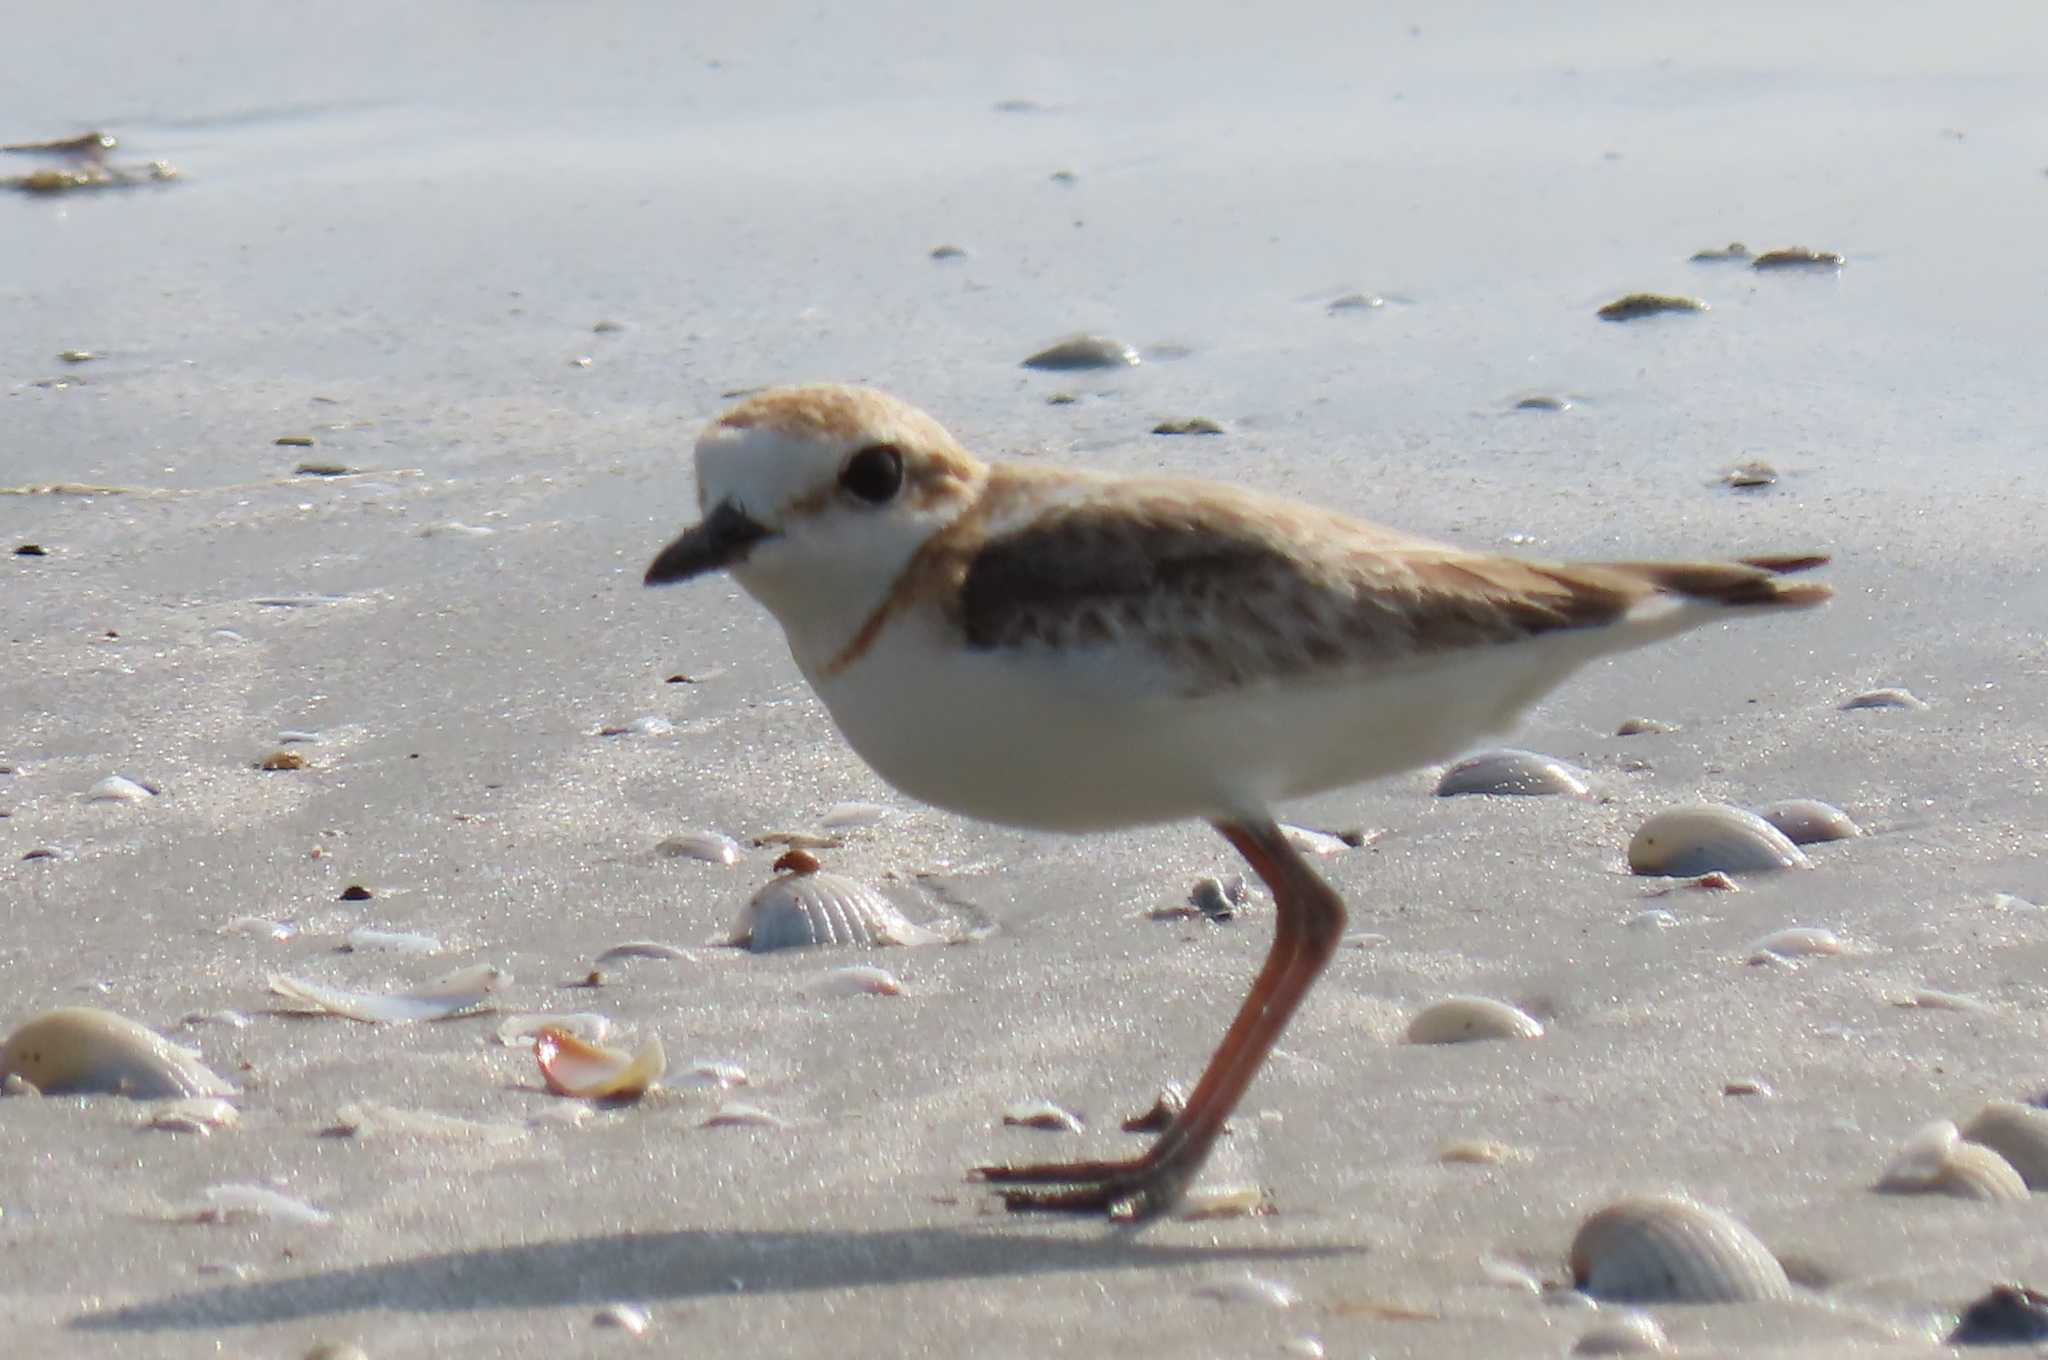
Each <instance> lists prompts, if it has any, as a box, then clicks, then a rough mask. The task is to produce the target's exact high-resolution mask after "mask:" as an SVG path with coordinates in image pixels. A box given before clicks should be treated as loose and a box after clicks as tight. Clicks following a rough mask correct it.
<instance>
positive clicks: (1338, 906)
mask: <svg viewBox="0 0 2048 1360" xmlns="http://www.w3.org/2000/svg"><path fill="white" fill-rule="evenodd" d="M697 501H698V507H699V509H700V511H701V512H702V519H701V520H700V522H699V523H698V524H696V525H695V527H693V528H691V529H689V530H687V531H686V532H685V533H684V534H683V535H682V536H681V537H680V538H678V539H676V540H675V541H674V542H673V543H670V544H669V545H668V546H667V547H666V548H664V549H662V551H661V554H660V555H659V556H658V557H656V558H655V559H654V562H653V564H652V565H651V566H649V567H648V569H647V577H646V580H647V584H649V585H663V584H667V583H670V582H675V581H687V580H690V579H691V578H693V577H696V576H700V575H702V574H704V573H706V572H709V571H715V570H719V569H724V570H727V571H730V572H731V573H732V574H733V576H734V578H735V579H737V580H738V582H739V583H740V585H741V586H742V587H743V588H744V589H745V590H746V591H747V593H748V594H750V595H752V596H753V597H754V598H755V599H756V600H758V601H760V602H761V603H762V604H763V605H765V606H766V607H767V608H768V610H769V612H770V613H772V614H773V615H774V616H775V618H776V619H777V621H779V622H780V623H781V625H782V629H783V632H784V634H785V635H786V637H787V638H788V641H789V649H790V653H791V655H792V656H794V658H795V659H796V663H797V666H798V667H799V668H800V669H801V670H802V671H803V674H804V678H805V679H806V680H808V681H809V682H810V685H811V688H812V689H813V690H814V691H815V692H816V693H817V695H818V697H819V698H820V699H822V700H823V701H824V703H825V707H826V708H827V709H828V710H829V711H830V712H831V714H832V719H833V721H834V722H835V723H837V724H838V727H839V730H840V731H841V732H842V733H843V734H845V737H846V739H847V741H848V742H850V743H851V744H852V745H853V748H854V750H855V751H857V752H859V753H860V755H861V757H862V758H863V759H864V760H866V761H867V763H868V764H869V765H871V766H873V767H874V769H875V771H876V772H877V773H878V774H880V775H881V776H882V778H884V779H886V780H888V781H889V782H890V783H891V784H893V785H895V786H896V787H897V788H898V789H901V790H902V791H903V792H904V793H907V794H909V795H910V796H911V797H913V798H917V799H921V800H923V801H924V802H927V803H931V804H933V805H935V806H937V807H941V808H946V809H949V810H951V811H954V812H959V813H964V814H966V815H967V816H970V817H979V818H982V819H984V820H986V821H991V822H1000V823H1003V824H1005V825H1009V826H1017V827H1030V828H1036V829H1042V830H1052V831H1068V832H1083V831H1107V830H1112V829H1116V828H1123V827H1134V826H1143V825H1146V824H1148V823H1155V822H1168V821H1175V820H1179V819H1181V818H1186V817H1199V818H1202V819H1204V820H1206V821H1208V822H1210V823H1211V824H1212V825H1213V826H1215V828H1216V829H1217V830H1218V831H1219V832H1221V833H1222V834H1223V837H1224V839H1225V840H1227V841H1229V842H1230V843H1231V845H1233V846H1235V847H1236V848H1237V850H1238V852H1239V853H1240V854H1242V855H1243V856H1244V858H1245V860H1246V862H1247V863H1249V864H1250V865H1251V867H1252V869H1253V871H1254V872H1256V873H1257V874H1258V876H1259V877H1260V878H1261V879H1263V880H1264V881H1265V883H1266V886H1267V887H1268V888H1270V889H1271V890H1272V893H1273V902H1274V913H1275V916H1276V918H1277V925H1276V929H1275V934H1274V939H1273V944H1272V948H1271V951H1270V952H1269V953H1268V955H1267V957H1266V961H1265V965H1264V966H1263V967H1262V968H1261V969H1260V970H1259V974H1258V977H1257V979H1256V980H1255V981H1254V982H1253V983H1252V987H1251V993H1250V995H1249V996H1247V997H1246V999H1245V1001H1244V1004H1243V1006H1242V1007H1241V1008H1240V1009H1239V1011H1238V1012H1237V1016H1236V1018H1235V1019H1234V1020H1233V1021H1232V1022H1231V1024H1230V1027H1229V1029H1228V1030H1227V1031H1226V1032H1225V1034H1224V1036H1223V1040H1222V1042H1221V1044H1220V1045H1219V1046H1218V1047H1217V1049H1216V1052H1215V1055H1214V1056H1213V1057H1212V1058H1210V1060H1209V1065H1208V1067H1207V1068H1206V1069H1205V1070H1204V1072H1203V1073H1202V1077H1201V1080H1200V1081H1199V1082H1198V1083H1197V1085H1196V1086H1195V1089H1194V1091H1193V1093H1192V1094H1191V1095H1190V1096H1189V1098H1188V1101H1187V1104H1186V1107H1185V1108H1184V1109H1183V1110H1182V1111H1181V1112H1180V1114H1179V1115H1178V1116H1176V1117H1175V1118H1174V1120H1173V1122H1172V1123H1171V1124H1170V1125H1169V1126H1168V1127H1167V1128H1166V1129H1165V1131H1164V1132H1162V1133H1161V1134H1160V1135H1159V1137H1158V1139H1157V1140H1156V1141H1155V1142H1154V1143H1153V1144H1152V1146H1151V1147H1150V1148H1149V1149H1148V1150H1147V1151H1146V1153H1145V1154H1144V1155H1143V1156H1142V1157H1138V1158H1135V1159H1133V1160H1130V1161H1114V1162H1074V1163H1049V1164H1045V1165H1037V1166H1002V1167H982V1168H979V1169H977V1170H976V1171H975V1172H974V1175H975V1176H976V1177H977V1178H979V1179H981V1180H983V1181H987V1182H991V1183H994V1184H996V1185H998V1186H1001V1187H1004V1191H1003V1193H1004V1198H1005V1199H1006V1201H1007V1203H1008V1205H1009V1207H1010V1208H1012V1209H1018V1210H1028V1209H1048V1210H1067V1211H1076V1212H1096V1213H1107V1214H1108V1215H1110V1216H1111V1217H1113V1218H1123V1219H1142V1218H1148V1217H1151V1216H1153V1215H1155V1214H1158V1213H1161V1212H1163V1211H1164V1210H1166V1209H1168V1208H1170V1207H1171V1206H1172V1205H1173V1204H1174V1203H1175V1201H1176V1200H1177V1199H1178V1198H1179V1197H1180V1196H1181V1194H1182V1193H1183V1192H1184V1191H1185V1190H1186V1188H1187V1186H1188V1184H1189V1183H1190V1181H1191V1180H1192V1179H1193V1177H1194V1175H1195V1173H1196V1171H1197V1170H1198V1169H1199V1168H1200V1166H1201V1164H1202V1162H1203V1160H1204V1159H1205V1158H1206V1157H1207V1156H1208V1153H1209V1150H1210V1147H1211V1145H1212V1144H1213V1143H1214V1142H1215V1140H1216V1137H1217V1135H1218V1134H1219V1133H1221V1132H1222V1129H1223V1121H1224V1119H1225V1118H1226V1117H1227V1116H1228V1115H1229V1114H1230V1112H1231V1110H1232V1109H1233V1108H1234V1107H1235V1106H1236V1105H1237V1103H1238V1100H1239V1098H1240V1097H1241V1096H1242V1095H1243V1094H1244V1091H1245V1088H1246V1087H1247V1086H1249V1085H1250V1084H1251V1081H1252V1077H1253V1075H1254V1074H1255V1073H1256V1072H1257V1071H1258V1070H1259V1066H1260V1064H1261V1063H1262V1062H1264V1060H1265V1057H1266V1054H1267V1053H1268V1052H1269V1051H1270V1050H1271V1049H1272V1047H1273V1044H1274V1042H1275V1040H1277V1039H1278V1038H1279V1036H1280V1032H1281V1030H1282V1029H1283V1028H1285V1026H1286V1024H1287V1022H1288V1019H1289V1017H1291V1016H1292V1015H1293V1014H1294V1011H1295V1008H1296V1007H1297V1006H1299V1005H1300V1004H1301V1000H1302V998H1303V996H1305V995H1306V994H1307V992H1308V989H1309V987H1310V985H1311V984H1312V983H1313V982H1314V981H1315V978H1316V975H1317V974H1318V973H1320V972H1321V971H1322V969H1323V966H1324V965H1325V964H1326V963H1328V962H1329V959H1330V956H1331V954H1332V952H1333V951H1334V950H1335V949H1336V947H1337V941H1338V938H1339V936H1340V935H1341V934H1342V933H1343V928H1344V904H1343V901H1342V900H1341V899H1340V898H1339V897H1338V896H1337V894H1336V893H1335V892H1334V891H1332V890H1331V888H1330V887H1329V886H1328V885H1327V884H1325V883H1324V882H1323V881H1322V879H1321V878H1319V877H1318V876H1317V875H1316V873H1315V871H1314V870H1312V869H1311V868H1310V867H1309V866H1308V864H1307V862H1306V861H1305V860H1304V859H1303V858H1302V856H1301V855H1300V853H1298V852H1297V851H1296V850H1295V849H1294V848H1293V846H1292V845H1290V843H1289V842H1288V839H1287V837H1286V836H1285V835H1284V834H1283V833H1282V831H1281V829H1280V827H1279V825H1278V823H1277V822H1276V820H1275V816H1274V809H1275V807H1276V805H1278V804H1279V803H1281V802H1284V801H1285V800H1287V799H1289V798H1296V797H1301V796H1303V795H1306V794H1313V793H1320V792H1323V791H1325V790H1329V789H1336V788H1341V787H1344V786H1346V785H1349V784H1355V783H1359V782H1361V781H1363V780H1367V779H1372V778H1375V777H1376V776H1380V775H1388V774H1394V773H1397V772H1399V771H1403V770H1409V769H1413V768H1415V767H1416V766H1420V765H1426V764H1430V763H1432V762H1435V761H1440V760H1444V759H1447V758H1449V757H1451V756H1454V755H1457V754H1458V753H1459V752H1460V751H1462V750H1464V749H1466V748H1468V747H1469V746H1470V745H1471V744H1472V743H1473V742H1474V741H1475V740H1477V739H1479V738H1481V737H1484V736H1486V735H1488V734H1489V733H1494V732H1499V731H1501V730H1503V729H1505V728H1506V727H1508V726H1509V725H1510V724H1512V723H1513V722H1514V721H1515V719H1516V718H1517V716H1519V715H1520V714H1521V713H1522V712H1523V711H1524V710H1525V709H1527V708H1528V707H1529V706H1530V705H1531V704H1533V703H1534V702H1536V700H1537V699H1539V698H1541V697H1542V696H1543V695H1544V694H1545V693H1547V692H1548V691H1549V690H1550V689H1551V688H1553V687H1554V686H1556V685H1557V684H1558V683H1559V682H1560V681H1562V680H1563V679H1564V678H1565V677H1566V676H1567V675H1569V674H1570V673H1571V672H1572V671H1574V670H1576V669H1577V668H1579V667H1580V666H1582V665H1585V664H1586V663H1587V662H1589V661H1592V660H1594V659H1595V658H1597V657H1602V656H1606V655H1608V654H1610V653H1613V652H1621V651H1626V650H1628V649H1630V648H1633V647H1640V646H1643V645H1644V644H1646V643H1650V642H1655V641H1657V640H1658V639H1660V638H1668V637H1671V636H1672V635H1674V634H1677V633H1680V632H1683V631H1685V630H1686V629H1689V628H1694V627H1698V626H1700V625H1702V624H1707V623H1712V622H1715V621H1716V620H1719V619H1723V618H1727V617H1730V616H1731V615H1733V614H1737V613H1741V612H1744V611H1750V610H1755V611H1759V612H1767V611H1771V610H1777V609H1785V608H1797V607H1801V606H1806V605H1816V604H1819V603H1821V602H1822V601H1823V600H1825V599H1827V598H1828V595H1829V591H1828V588H1827V587H1826V586H1824V585H1818V584H1813V583H1810V582H1793V581H1786V580H1783V579H1781V578H1782V577H1783V576H1784V574H1786V573H1789V572H1797V571H1803V570H1805V569H1807V568H1809V567H1815V566H1819V565H1820V564H1821V563H1823V562H1825V561H1826V560H1827V559H1826V558H1824V557H1821V556H1816V555H1796V556H1795V555H1780V556H1768V557H1747V558H1743V559H1741V560H1739V561H1734V562H1571V563H1557V562H1537V561H1524V560H1522V559H1519V558H1514V557H1502V556H1496V555H1494V554H1491V553H1482V552H1469V551H1466V550H1464V549H1461V548H1455V547H1451V546H1448V545H1446V544H1442V543H1436V542H1432V541H1430V540H1428V539H1424V538H1416V537H1412V536H1410V535H1408V534H1403V533H1398V532H1396V531H1394V530H1392V529H1384V528H1381V527H1379V526H1378V525H1374V524H1368V523H1366V522H1364V521H1362V520H1357V519H1351V518H1348V517H1346V516H1344V515H1340V514H1336V513H1333V512H1331V511H1328V510H1320V509H1317V508H1315V507H1313V506H1309V505H1303V504H1299V503H1296V502H1293V501H1288V500H1282V499H1278V498H1275V497H1272V496H1265V495H1259V494H1257V493H1254V492H1251V491H1245V490H1241V489H1238V488H1236V487H1230V486H1222V485H1216V484H1212V483H1207V482H1198V481H1179V480H1172V479H1167V478H1158V477H1120V476H1109V475H1105V474H1102V473H1096V472H1085V471H1076V470H1069V469H1060V468H1052V467H1045V466H1041V465H1038V464H1036V463H1031V464H1015V463H1009V464H1005V463H995V464H991V463H985V462H983V461H981V460H980V459H978V458H976V457H974V456H973V455H972V454H970V453H968V452H967V451H966V450H965V449H963V448H962V447H961V446H960V445H959V444H958V443H957V442H956V441H955V440H954V439H953V437H952V436H951V435H950V434H948V433H947V432H946V430H945V429H944V427H942V426H941V425H940V424H939V423H938V422H937V421H936V420H934V419H932V418H931V417H930V416H928V415H926V414H925V413H924V412H923V411H920V410H918V409H917V408H915V407H913V406H910V405H907V404H905V403H904V402H901V401H898V400H896V399H895V398H893V397H891V396H888V395H887V394H885V393H882V392H877V391H873V390H870V389H865V388H858V387H836V386H815V387H793V388H784V389H779V390H775V391H769V392H763V393H760V394H758V395H756V396H753V397H750V398H748V399H747V400H746V401H743V402H741V403H740V404H739V405H738V406H735V407H733V408H732V409H731V410H729V411H727V412H726V413H725V414H724V415H722V416H720V417H719V418H718V419H716V420H714V421H713V422H712V423H711V425H710V426H709V428H707V429H706V430H705V432H704V434H703V436H702V437H701V438H700V439H699V440H698V441H697Z"/></svg>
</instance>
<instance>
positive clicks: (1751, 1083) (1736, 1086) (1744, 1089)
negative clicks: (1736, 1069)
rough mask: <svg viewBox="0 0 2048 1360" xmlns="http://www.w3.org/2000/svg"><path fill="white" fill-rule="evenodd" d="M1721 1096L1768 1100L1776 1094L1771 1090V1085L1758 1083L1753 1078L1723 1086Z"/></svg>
mask: <svg viewBox="0 0 2048 1360" xmlns="http://www.w3.org/2000/svg"><path fill="white" fill-rule="evenodd" d="M1721 1094H1722V1095H1724V1096H1758V1097H1761V1098H1762V1099H1765V1100H1769V1099H1770V1098H1771V1097H1772V1096H1773V1095H1774V1094H1776V1092H1774V1091H1772V1090H1771V1084H1770V1083H1769V1082H1767V1081H1760V1080H1758V1079H1757V1078H1754V1077H1743V1078H1739V1079H1738V1080H1735V1081H1731V1082H1728V1083H1726V1084H1725V1085H1723V1086H1722V1087H1721Z"/></svg>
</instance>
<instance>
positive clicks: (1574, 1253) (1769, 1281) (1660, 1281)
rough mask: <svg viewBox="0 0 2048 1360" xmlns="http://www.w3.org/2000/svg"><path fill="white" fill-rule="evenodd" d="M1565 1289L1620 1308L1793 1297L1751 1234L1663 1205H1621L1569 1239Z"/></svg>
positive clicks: (1719, 1217) (1719, 1219) (1703, 1211)
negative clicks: (1571, 1288)
mask: <svg viewBox="0 0 2048 1360" xmlns="http://www.w3.org/2000/svg"><path fill="white" fill-rule="evenodd" d="M1571 1274H1572V1283H1573V1284H1574V1285H1576V1286H1577V1287H1578V1288H1579V1289H1581V1290H1583V1291H1585V1292H1586V1293H1587V1294H1590V1295H1592V1296H1593V1297H1594V1298H1596V1299H1605V1300H1612V1301H1615V1302H1619V1303H1752V1302H1756V1301H1759V1300H1764V1299H1786V1298H1790V1297H1791V1296H1792V1282H1791V1281H1790V1280H1789V1279H1787V1278H1786V1276H1785V1267H1784V1266H1782V1265H1780V1264H1779V1263H1778V1258H1777V1257H1775V1256H1773V1255H1772V1254H1771V1250H1770V1248H1769V1247H1766V1246H1765V1245H1764V1244H1763V1243H1762V1242H1761V1241H1759V1240H1758V1239H1757V1236H1756V1234H1755V1233H1752V1232H1751V1231H1750V1230H1749V1229H1748V1228H1745V1227H1744V1226H1742V1224H1740V1223H1738V1222H1736V1221H1735V1220H1734V1219H1733V1218H1730V1217H1729V1216H1728V1215H1727V1214H1724V1213H1722V1212H1720V1211H1719V1210H1718V1209H1709V1208H1706V1207H1705V1206H1703V1205H1699V1204H1694V1203H1691V1202H1690V1201H1687V1200H1682V1199H1670V1198H1662V1197H1645V1198H1632V1199H1625V1200H1622V1201H1620V1202H1619V1203H1616V1204H1611V1205H1609V1206H1608V1207H1607V1208H1605V1209H1602V1210H1601V1211H1600V1212H1599V1213H1596V1214H1594V1215H1593V1216H1592V1217H1591V1218H1589V1219H1587V1220H1586V1221H1585V1223H1584V1224H1582V1225H1581V1226H1580V1228H1579V1231H1578V1235H1577V1236H1575V1237H1574V1238H1573V1239H1572V1247H1571Z"/></svg>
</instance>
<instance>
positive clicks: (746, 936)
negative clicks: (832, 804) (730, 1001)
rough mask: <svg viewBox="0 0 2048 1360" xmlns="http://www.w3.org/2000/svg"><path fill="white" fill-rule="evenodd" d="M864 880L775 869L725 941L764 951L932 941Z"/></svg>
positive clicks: (932, 935)
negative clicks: (779, 872) (810, 946)
mask: <svg viewBox="0 0 2048 1360" xmlns="http://www.w3.org/2000/svg"><path fill="white" fill-rule="evenodd" d="M944 938H945V937H944V936H942V935H940V934H939V933H938V932H937V931H934V930H927V929H925V928H924V927H923V926H920V925H917V924H915V923H914V922H912V921H911V920H910V919H909V918H908V917H906V916H904V914H903V913H902V912H900V911H898V910H896V904H895V903H893V902H891V901H890V900H889V899H888V898H886V897H884V896H882V894H881V893H879V892H877V891H875V890H874V889H873V888H870V887H869V886H868V885H867V884H865V883H861V882H858V881H856V880H854V879H851V878H844V877H841V876H840V875H838V874H825V873H817V874H801V873H799V874H779V875H777V876H776V877H775V878H773V879H770V880H769V881H768V883H767V884H766V886H764V887H763V888H762V889H761V891H759V892H757V893H755V894H754V898H753V900H752V901H750V902H748V903H747V909H746V911H744V912H743V913H741V915H740V920H739V924H738V925H737V926H735V927H734V928H733V932H732V935H731V937H730V940H729V943H731V944H735V945H740V946H743V947H744V948H747V949H751V950H752V951H753V952H755V953H756V954H765V953H767V952H768V951H769V950H771V949H795V948H802V947H804V946H808V945H849V944H860V945H884V944H901V945H917V944H936V943H938V942H939V941H940V940H942V939H944Z"/></svg>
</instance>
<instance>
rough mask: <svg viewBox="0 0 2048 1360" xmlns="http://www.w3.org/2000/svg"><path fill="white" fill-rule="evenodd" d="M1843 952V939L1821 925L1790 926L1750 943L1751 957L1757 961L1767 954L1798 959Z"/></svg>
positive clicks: (1751, 959) (1752, 961)
mask: <svg viewBox="0 0 2048 1360" xmlns="http://www.w3.org/2000/svg"><path fill="white" fill-rule="evenodd" d="M1841 952H1842V941H1841V939H1840V937H1838V936H1837V935H1836V934H1835V932H1834V931H1832V930H1825V929H1823V928H1821V927H1819V926H1788V927H1787V928H1785V929H1784V930H1774V931H1772V932H1771V933H1770V934H1768V935H1766V936H1764V937H1763V938H1762V939H1760V940H1758V941H1756V942H1755V943H1754V944H1752V945H1750V947H1749V959H1750V962H1751V963H1756V962H1759V961H1760V959H1761V956H1763V955H1766V954H1769V955H1772V956H1774V957H1776V958H1781V959H1796V958H1809V957H1813V956H1815V955H1825V954H1839V953H1841Z"/></svg>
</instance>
